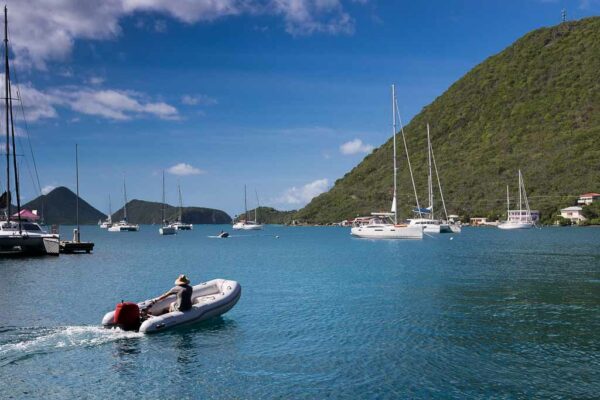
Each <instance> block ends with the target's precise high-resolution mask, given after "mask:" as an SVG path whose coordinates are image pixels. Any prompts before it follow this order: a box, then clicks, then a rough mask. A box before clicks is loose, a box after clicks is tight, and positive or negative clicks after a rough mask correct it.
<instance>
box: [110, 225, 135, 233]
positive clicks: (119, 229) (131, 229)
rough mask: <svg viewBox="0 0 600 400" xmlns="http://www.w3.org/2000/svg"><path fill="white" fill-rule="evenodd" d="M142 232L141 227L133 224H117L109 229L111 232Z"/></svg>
mask: <svg viewBox="0 0 600 400" xmlns="http://www.w3.org/2000/svg"><path fill="white" fill-rule="evenodd" d="M139 230H140V226H139V225H132V224H115V225H113V226H111V227H110V228H108V231H109V232H137V231H139Z"/></svg>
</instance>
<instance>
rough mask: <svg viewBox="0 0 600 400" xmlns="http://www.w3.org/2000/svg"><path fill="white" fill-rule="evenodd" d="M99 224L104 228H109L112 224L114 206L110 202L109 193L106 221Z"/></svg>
mask: <svg viewBox="0 0 600 400" xmlns="http://www.w3.org/2000/svg"><path fill="white" fill-rule="evenodd" d="M98 225H100V228H102V229H108V228H110V227H111V226H112V206H111V204H110V194H109V195H108V216H107V217H106V219H105V220H104V221H99V222H98Z"/></svg>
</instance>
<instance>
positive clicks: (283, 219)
mask: <svg viewBox="0 0 600 400" xmlns="http://www.w3.org/2000/svg"><path fill="white" fill-rule="evenodd" d="M257 211H258V213H257V215H258V222H260V223H262V224H281V225H283V224H290V223H292V221H293V220H294V215H295V214H296V212H297V211H295V210H294V211H279V210H276V209H274V208H272V207H258V209H257ZM254 215H255V214H254V210H248V217H246V214H245V213H242V214H241V215H238V216H237V217H236V221H239V220H242V219H248V220H254Z"/></svg>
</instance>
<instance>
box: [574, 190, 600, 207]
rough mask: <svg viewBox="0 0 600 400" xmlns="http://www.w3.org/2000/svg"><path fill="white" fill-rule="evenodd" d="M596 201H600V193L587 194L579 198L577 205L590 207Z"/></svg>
mask: <svg viewBox="0 0 600 400" xmlns="http://www.w3.org/2000/svg"><path fill="white" fill-rule="evenodd" d="M595 201H600V193H586V194H582V195H581V196H579V200H577V204H583V205H586V206H587V205H590V204H592V203H593V202H595Z"/></svg>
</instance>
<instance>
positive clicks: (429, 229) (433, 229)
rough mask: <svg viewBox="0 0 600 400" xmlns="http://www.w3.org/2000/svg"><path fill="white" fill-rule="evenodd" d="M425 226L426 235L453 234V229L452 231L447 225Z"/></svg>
mask: <svg viewBox="0 0 600 400" xmlns="http://www.w3.org/2000/svg"><path fill="white" fill-rule="evenodd" d="M424 226H425V228H424V229H423V232H425V233H452V229H450V226H449V225H446V224H440V225H424Z"/></svg>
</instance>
